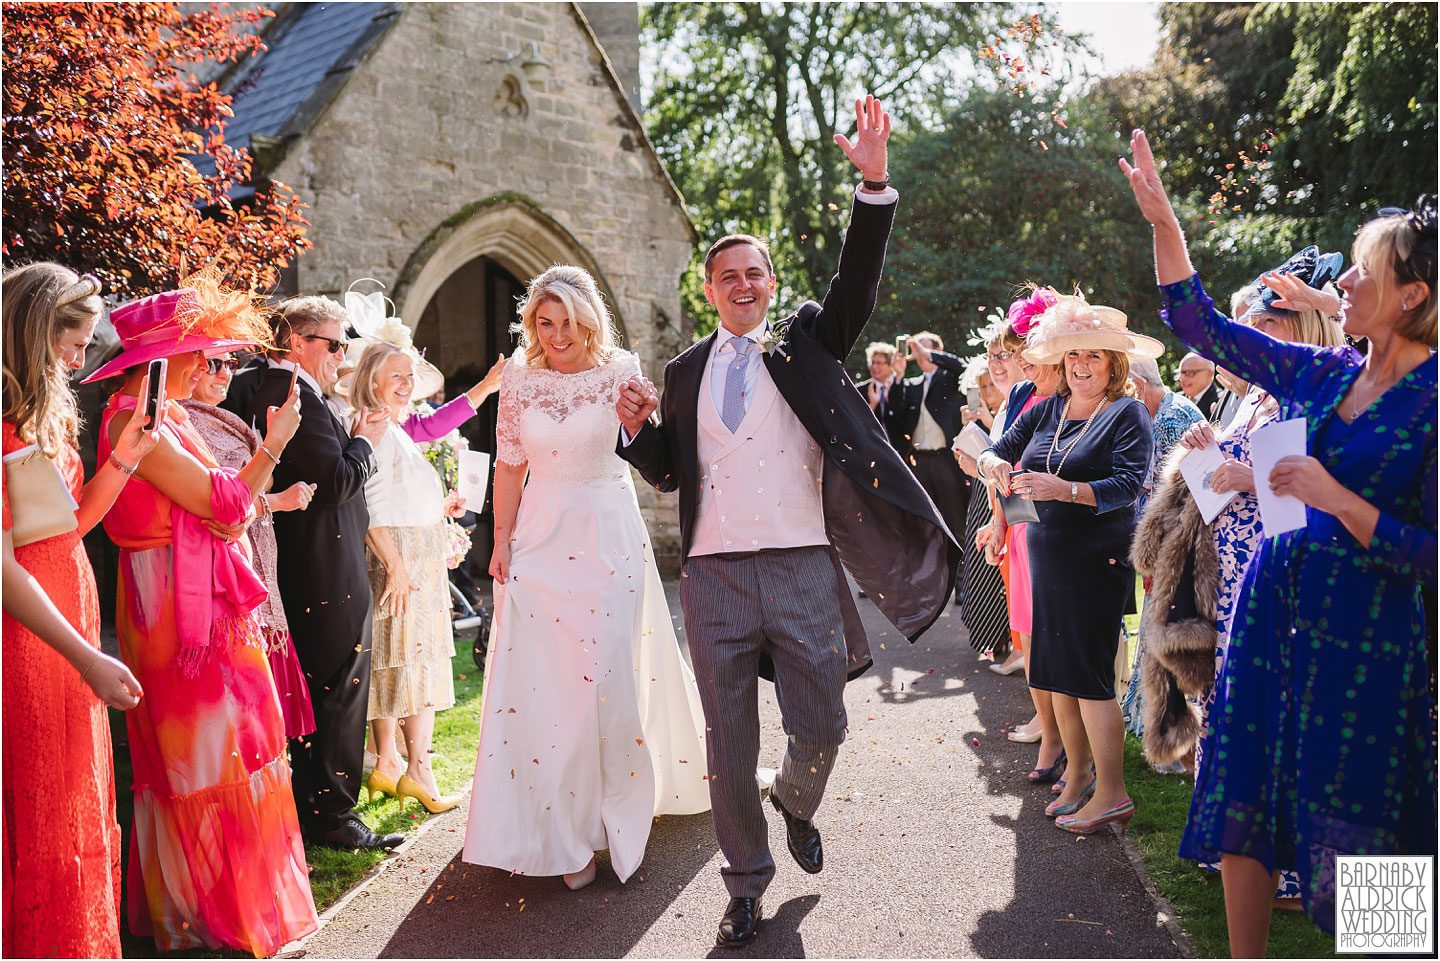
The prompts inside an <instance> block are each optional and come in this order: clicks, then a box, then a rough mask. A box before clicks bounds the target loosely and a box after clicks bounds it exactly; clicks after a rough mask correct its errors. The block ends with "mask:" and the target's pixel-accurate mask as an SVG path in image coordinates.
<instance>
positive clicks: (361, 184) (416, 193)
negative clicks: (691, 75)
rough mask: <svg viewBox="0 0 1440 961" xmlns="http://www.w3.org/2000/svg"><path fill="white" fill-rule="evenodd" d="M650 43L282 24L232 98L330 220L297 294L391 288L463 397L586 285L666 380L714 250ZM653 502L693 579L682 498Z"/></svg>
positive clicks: (609, 9) (584, 18)
mask: <svg viewBox="0 0 1440 961" xmlns="http://www.w3.org/2000/svg"><path fill="white" fill-rule="evenodd" d="M638 35H639V14H638V8H637V6H636V5H635V4H633V3H289V4H282V5H280V6H279V7H277V8H276V16H275V17H274V18H273V19H271V20H269V21H267V23H266V24H265V26H264V36H265V42H266V45H267V47H268V50H267V51H266V52H265V53H263V54H261V55H260V56H258V57H256V58H253V59H250V60H246V61H244V62H242V63H240V64H237V65H235V66H234V67H232V68H231V69H230V70H229V71H228V72H227V73H224V74H221V75H220V76H219V78H218V82H220V83H221V84H222V86H223V87H224V88H225V89H227V90H229V91H231V92H232V93H233V94H234V96H235V100H234V104H233V109H234V112H235V115H234V118H233V119H232V120H231V122H230V123H229V125H228V127H227V140H229V141H230V142H231V143H234V144H237V145H239V146H245V147H248V148H249V149H250V151H251V153H252V154H253V155H254V158H255V176H256V178H257V179H259V180H263V179H275V180H280V181H283V182H284V183H287V184H289V185H290V186H292V187H294V188H295V189H296V190H297V191H298V192H299V194H300V196H301V197H302V198H303V199H304V200H305V201H306V202H307V203H309V204H310V210H309V211H308V212H307V217H308V218H309V220H310V222H311V224H312V227H311V230H310V239H311V240H312V241H313V242H314V245H315V246H314V249H313V250H310V251H308V252H306V253H305V254H303V255H302V256H301V257H299V258H298V259H297V260H296V261H295V262H294V264H292V265H291V267H290V268H289V270H288V271H287V273H286V276H285V279H284V282H283V284H282V291H283V292H287V293H289V292H302V293H322V294H328V295H331V296H339V295H340V294H341V293H342V292H343V291H344V290H345V289H346V288H347V287H348V286H350V285H351V283H352V282H354V281H356V280H359V279H361V278H374V279H375V280H378V281H380V282H381V283H383V284H384V285H385V288H386V293H387V294H388V295H389V296H390V297H391V298H392V299H393V300H394V301H395V304H396V306H397V308H398V311H399V314H400V316H401V317H402V318H403V319H404V320H405V322H406V323H408V324H409V325H410V326H411V327H412V328H413V329H414V330H415V341H416V344H417V345H418V346H419V347H421V348H423V349H425V351H426V355H427V357H428V358H429V359H430V360H431V361H432V362H433V363H434V364H435V365H436V366H438V367H439V368H440V369H441V370H442V371H443V372H444V373H445V374H446V376H447V378H449V377H454V378H455V386H458V387H462V388H463V387H465V386H469V384H471V383H473V382H474V381H475V380H476V379H478V377H479V375H480V373H481V372H483V371H484V370H485V369H487V368H488V366H489V365H490V363H491V362H492V361H493V360H494V359H495V357H496V356H497V354H498V353H500V352H504V353H505V354H507V355H508V354H510V353H511V352H512V350H513V345H514V339H513V338H512V335H511V334H510V332H509V327H510V324H511V323H512V322H514V320H515V319H516V314H515V303H516V299H517V297H518V296H519V295H520V294H521V293H522V291H523V289H524V283H525V282H526V281H527V280H528V279H529V278H531V277H533V276H534V275H535V274H537V273H539V272H540V271H542V270H544V269H545V268H547V267H549V266H550V265H551V264H555V263H572V264H579V265H580V266H583V267H585V268H586V269H587V270H589V271H590V272H591V273H592V274H593V275H594V276H595V278H596V280H597V281H598V282H599V284H600V288H601V290H602V291H603V292H604V294H605V298H606V300H607V302H608V303H609V305H610V307H611V309H612V310H613V312H614V315H615V320H616V324H617V327H618V328H619V330H620V332H621V335H622V339H623V343H624V345H625V346H626V347H627V348H629V349H631V350H634V351H636V352H637V353H638V354H639V355H640V357H641V361H642V364H643V365H644V367H645V369H646V371H647V373H650V374H651V375H652V376H654V377H655V378H656V379H657V380H658V374H659V372H660V369H661V367H662V366H663V364H664V362H665V361H666V360H667V359H668V358H670V357H672V356H674V355H675V354H676V353H678V352H679V351H680V350H681V349H682V348H683V346H684V345H685V344H688V342H689V327H688V324H686V323H685V322H684V321H683V319H682V316H681V311H680V299H679V292H678V287H679V280H680V276H681V273H682V272H683V271H684V269H685V266H686V264H687V263H688V262H689V258H690V255H691V252H692V250H693V249H694V247H695V246H696V244H697V243H698V242H699V238H698V236H697V233H696V230H695V228H694V226H693V225H692V224H691V222H690V220H689V218H688V216H687V215H686V212H685V208H684V203H683V199H682V197H681V196H680V193H679V191H678V190H677V189H676V186H675V184H674V182H673V181H672V180H671V179H670V177H669V175H668V174H667V173H666V171H665V168H664V166H663V165H662V164H661V162H660V160H659V158H658V156H657V155H656V153H655V151H654V149H653V147H652V146H651V144H650V142H649V139H648V138H647V137H646V133H645V129H644V126H643V124H642V123H641V119H640V114H639V109H638V108H639V36H638ZM360 289H362V290H369V289H374V288H373V286H366V287H362V288H360ZM494 421H495V403H494V401H491V402H489V403H488V404H487V405H486V406H485V408H482V411H481V415H480V417H479V418H477V421H476V422H475V431H476V435H477V437H478V438H483V440H481V442H480V443H479V444H478V445H477V446H482V447H484V448H485V449H493V431H494ZM640 496H641V503H642V507H643V508H644V509H645V513H646V515H647V520H649V521H650V526H651V534H652V537H653V538H654V539H655V542H656V543H655V546H656V551H657V554H659V555H660V556H662V557H663V556H666V555H670V556H672V557H673V555H674V553H675V551H676V545H677V543H678V531H677V522H676V515H675V509H674V503H673V498H664V499H661V498H658V497H657V496H655V494H654V492H653V491H651V490H650V489H649V488H648V487H645V486H644V485H641V494H640ZM483 520H484V521H485V525H484V528H483V529H482V530H481V531H480V532H478V533H477V537H476V541H477V544H476V549H477V550H476V552H477V554H479V553H481V552H482V551H483V557H485V558H487V559H488V556H489V526H488V521H489V516H488V515H486V516H485V518H483ZM472 556H473V555H472Z"/></svg>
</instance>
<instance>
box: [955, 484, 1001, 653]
mask: <svg viewBox="0 0 1440 961" xmlns="http://www.w3.org/2000/svg"><path fill="white" fill-rule="evenodd" d="M988 523H990V498H989V496H988V494H987V492H986V490H985V488H984V486H983V485H980V484H977V485H976V487H975V491H974V493H973V494H972V496H971V498H970V509H969V511H968V512H967V513H966V516H965V540H964V543H963V544H962V545H961V546H962V547H963V548H964V555H963V560H962V561H961V564H960V596H961V597H962V598H963V601H962V602H961V605H960V619H961V620H962V621H963V622H964V623H965V627H966V629H967V630H969V632H970V646H971V647H973V648H974V649H975V650H976V651H979V652H980V653H982V654H985V653H989V652H990V651H993V650H995V648H996V647H997V646H998V645H1000V644H1001V643H1002V642H1003V641H1006V640H1009V638H1010V612H1009V605H1008V603H1007V601H1006V599H1005V582H1004V581H1003V580H1002V579H1001V577H1000V568H998V567H993V566H991V565H990V564H987V563H986V562H985V553H984V551H981V550H978V549H976V547H975V534H976V532H977V531H979V530H980V528H982V527H984V526H985V525H986V524H988Z"/></svg>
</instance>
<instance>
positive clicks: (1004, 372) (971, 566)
mask: <svg viewBox="0 0 1440 961" xmlns="http://www.w3.org/2000/svg"><path fill="white" fill-rule="evenodd" d="M1003 326H1004V325H1003V323H1002V324H1001V325H999V326H997V327H996V329H995V330H994V331H993V332H992V333H991V335H990V337H989V338H988V339H987V342H986V345H985V362H986V368H987V370H986V373H985V375H984V376H983V378H982V379H981V381H980V383H981V394H982V398H981V400H982V405H983V407H984V408H985V411H986V412H989V411H995V412H997V413H994V414H991V416H990V426H989V428H988V429H989V432H990V435H991V440H992V441H993V440H995V439H996V438H998V437H999V436H1000V434H1001V432H1002V429H1003V427H1004V421H1003V416H1004V415H1003V409H1004V403H1005V396H1006V394H1007V393H1009V391H1010V389H1011V388H1012V387H1013V386H1014V385H1015V384H1016V383H1017V381H1018V380H1019V378H1020V376H1021V374H1020V365H1019V364H1018V363H1017V362H1016V361H1015V359H1014V356H1013V355H1012V354H1011V353H1010V352H1009V351H1007V350H1005V349H1004V346H1003V344H1002V340H1003V332H1002V331H1003ZM961 416H962V417H963V418H965V419H966V420H972V419H973V420H978V419H979V417H980V416H981V412H979V411H971V410H970V408H969V407H968V406H967V407H965V408H962V410H961ZM955 460H956V462H957V463H958V464H959V465H960V469H961V470H962V471H964V472H965V474H966V475H967V476H968V477H970V478H971V479H972V482H973V483H974V490H973V494H972V496H971V498H970V508H969V513H968V515H967V516H966V518H965V531H964V537H963V539H962V540H961V542H960V546H961V548H962V550H963V554H962V559H961V562H960V582H959V585H958V586H957V587H956V589H955V590H956V593H957V594H958V595H959V596H960V597H961V598H962V602H961V605H960V620H961V621H962V623H964V625H965V629H966V631H968V632H969V635H970V646H971V647H972V648H974V649H975V650H976V651H979V652H981V653H990V652H992V651H995V650H997V649H999V648H1001V647H1002V646H1003V647H1008V646H1010V615H1009V610H1008V607H1007V605H1008V601H1007V600H1006V596H1005V581H1004V578H1003V577H1002V576H1001V574H1000V568H999V567H998V566H995V565H991V564H987V563H985V559H984V557H983V553H982V552H983V550H984V549H983V548H982V547H980V546H979V545H978V544H977V543H976V540H975V538H976V535H977V534H978V533H979V532H980V529H981V528H983V527H987V526H989V524H990V523H991V522H992V520H993V519H994V514H993V508H992V505H991V502H990V492H989V490H988V489H987V488H986V487H985V483H984V481H983V480H980V479H979V471H978V469H977V468H976V466H975V461H974V460H973V459H972V458H971V457H970V455H969V454H966V453H965V452H964V451H962V450H960V449H959V447H956V448H955ZM1015 657H1016V658H1017V659H1018V658H1021V657H1023V653H1022V652H1016V653H1015Z"/></svg>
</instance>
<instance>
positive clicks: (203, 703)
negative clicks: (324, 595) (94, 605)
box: [90, 280, 317, 957]
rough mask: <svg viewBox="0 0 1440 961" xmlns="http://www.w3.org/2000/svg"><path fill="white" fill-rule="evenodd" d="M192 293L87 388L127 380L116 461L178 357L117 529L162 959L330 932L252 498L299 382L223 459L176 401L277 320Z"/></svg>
mask: <svg viewBox="0 0 1440 961" xmlns="http://www.w3.org/2000/svg"><path fill="white" fill-rule="evenodd" d="M192 282H193V283H195V284H196V287H192V288H185V289H181V290H175V291H167V292H165V293H161V294H155V295H153V296H151V297H146V298H143V299H141V300H139V301H136V302H134V303H131V304H126V305H124V306H122V307H120V308H118V309H116V310H115V311H114V312H113V313H112V314H111V320H112V322H113V323H114V325H115V329H116V331H117V332H118V333H119V334H120V337H121V342H122V344H123V345H124V347H125V350H124V351H123V352H122V353H121V355H120V356H119V357H117V358H116V359H115V360H114V361H112V362H111V363H109V364H107V365H106V366H105V367H102V368H101V369H100V370H98V371H96V372H95V374H93V375H91V378H90V379H92V380H93V379H100V378H102V377H106V376H110V375H112V374H117V373H121V372H124V373H125V382H124V383H123V384H122V385H121V387H120V390H119V392H117V393H116V394H115V395H114V396H113V397H112V398H111V400H110V404H109V405H108V406H107V408H106V410H105V415H104V418H103V420H102V422H101V440H100V456H101V457H104V456H106V454H107V453H108V452H109V448H110V443H109V439H110V438H111V437H113V436H114V435H115V434H116V432H117V431H118V430H120V429H121V427H122V426H123V424H124V423H125V422H127V421H128V420H129V419H130V416H131V412H132V411H133V410H134V408H135V406H136V402H137V392H138V383H139V376H138V374H139V371H140V370H143V367H144V365H145V363H146V362H147V361H149V360H151V359H153V358H155V357H161V356H168V357H169V364H170V367H169V376H168V378H167V380H166V392H167V396H168V398H169V400H170V402H169V403H167V406H166V407H165V409H164V414H163V417H162V418H161V423H160V425H159V427H158V431H157V432H158V433H159V435H160V444H159V446H158V447H156V449H155V450H154V451H153V452H152V453H151V454H150V455H149V457H148V458H147V459H146V461H145V463H144V464H143V465H142V467H141V469H140V470H139V471H138V472H137V474H136V476H135V478H134V479H132V480H131V482H130V483H129V485H128V486H127V487H126V489H125V490H124V492H123V493H122V494H121V496H120V498H119V499H118V501H117V503H116V507H115V510H113V511H112V512H111V513H110V515H109V516H108V517H106V519H105V530H106V531H107V532H108V533H109V535H110V537H111V539H112V540H114V541H115V543H116V545H118V546H119V548H120V551H121V555H120V579H119V588H118V594H117V599H116V607H117V611H116V627H117V630H118V633H119V639H120V653H121V656H122V657H123V658H124V660H125V662H126V663H127V664H128V665H129V666H130V668H131V669H132V670H133V671H134V672H135V675H136V677H138V678H139V680H140V683H142V684H143V685H144V686H145V699H144V701H143V702H142V703H141V705H140V707H139V708H137V709H136V710H134V711H132V712H131V713H130V714H129V715H128V716H127V717H126V729H127V731H128V733H129V739H130V756H131V762H132V766H133V769H134V785H133V789H134V792H135V822H134V827H133V830H132V833H131V840H130V857H129V866H128V878H127V893H126V897H127V907H128V921H129V926H130V930H131V931H132V932H133V933H135V934H141V935H151V936H153V937H154V938H155V943H156V946H157V947H159V948H160V949H161V950H163V951H174V950H179V949H184V948H193V947H200V946H202V945H203V946H206V947H209V948H212V949H213V948H222V947H225V948H232V949H235V950H240V951H249V952H252V953H253V954H255V955H256V956H257V957H258V956H264V955H271V954H274V953H275V952H277V951H278V950H279V949H280V948H281V947H283V946H284V945H285V944H286V943H288V942H290V941H293V940H295V939H296V938H299V937H302V936H303V935H306V934H308V933H310V932H311V931H313V930H314V929H315V927H316V925H317V921H316V916H315V905H314V902H313V901H312V900H311V896H310V882H309V877H308V872H307V869H306V865H305V850H304V845H303V843H302V841H301V837H300V826H299V822H298V820H297V818H296V813H295V801H294V797H293V795H292V794H291V791H290V766H289V762H288V760H287V758H286V755H285V725H284V720H283V716H282V712H281V709H280V703H279V698H278V696H277V694H276V689H275V682H274V680H273V678H272V677H271V673H270V663H269V660H268V657H267V654H266V647H265V638H264V630H263V625H262V624H261V622H260V619H259V617H258V616H257V613H256V608H258V607H259V606H260V604H261V603H262V602H263V601H264V600H265V597H266V591H265V586H264V584H263V582H262V581H261V580H260V578H259V577H258V576H257V575H256V573H255V571H254V569H253V568H252V567H251V565H250V561H249V557H248V555H247V553H246V549H245V538H244V529H245V526H246V525H247V524H248V523H249V522H250V521H251V520H252V519H253V516H254V514H253V506H252V505H253V502H254V499H255V495H256V494H258V493H259V492H260V491H263V490H265V489H266V487H267V486H268V485H269V482H270V474H271V469H272V468H273V467H274V465H275V464H276V463H278V461H279V457H280V454H281V452H282V451H283V450H284V446H285V444H286V443H287V442H288V440H289V439H290V437H292V436H293V435H294V432H295V429H296V428H297V427H298V426H299V422H300V415H299V401H298V395H297V393H296V391H295V389H294V388H293V387H292V388H291V392H290V396H289V399H288V401H287V403H286V404H285V406H283V407H280V408H274V409H272V410H271V411H270V416H269V427H268V430H267V432H266V441H265V444H264V445H262V446H261V448H260V449H259V450H258V451H257V452H256V453H255V456H254V457H252V458H250V460H249V461H248V462H247V463H246V464H245V465H244V466H243V467H242V468H241V469H240V470H239V471H228V470H225V469H223V468H220V467H219V466H218V465H217V464H216V462H215V459H214V457H213V456H212V454H211V452H210V451H209V449H208V448H207V447H206V446H205V443H204V441H203V440H202V439H201V438H200V435H199V434H198V433H197V432H196V430H195V428H194V426H193V425H192V424H191V423H190V418H189V415H188V414H187V413H186V412H185V410H184V408H182V407H181V406H180V405H179V404H178V403H174V401H175V400H177V399H186V398H188V397H189V396H190V394H191V392H192V391H193V390H194V387H195V384H196V383H197V382H198V380H199V376H200V372H201V371H203V370H204V369H205V356H206V354H207V353H210V354H217V353H225V352H227V351H231V350H235V349H237V348H239V347H241V346H247V345H251V344H256V343H265V342H266V341H268V339H269V334H268V326H267V325H266V323H265V321H264V319H263V317H261V316H260V315H259V313H258V311H256V310H254V309H253V308H252V307H251V306H250V305H249V304H248V303H240V304H237V302H236V300H235V298H236V295H234V294H226V293H225V292H223V291H219V290H218V289H217V287H216V286H215V285H214V284H213V282H207V281H202V280H195V281H192ZM197 288H198V289H197ZM242 300H243V297H242Z"/></svg>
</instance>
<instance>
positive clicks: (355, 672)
mask: <svg viewBox="0 0 1440 961" xmlns="http://www.w3.org/2000/svg"><path fill="white" fill-rule="evenodd" d="M345 320H346V317H345V308H343V307H341V306H340V305H339V304H337V303H336V302H335V301H333V300H330V299H329V298H326V297H299V298H296V299H294V300H290V301H287V302H286V303H284V304H283V305H281V308H280V316H279V320H278V323H277V325H276V338H275V342H276V345H277V349H276V351H275V353H274V355H272V357H271V358H270V359H269V361H268V363H267V369H266V370H264V371H263V372H262V373H263V376H261V377H260V380H259V383H258V384H257V385H256V388H255V390H254V392H253V393H251V395H250V396H249V398H248V404H249V408H248V409H247V410H241V411H236V412H235V413H237V414H239V416H240V417H241V418H242V419H244V420H246V421H252V422H256V423H258V424H259V425H261V429H262V430H263V429H264V426H263V425H264V423H265V418H264V416H263V415H264V411H265V410H266V409H267V408H268V407H270V406H273V405H274V404H275V403H276V401H275V398H276V397H281V398H283V397H284V396H285V393H286V391H288V390H289V387H290V380H291V377H292V376H295V377H298V383H299V385H300V429H299V431H298V432H296V434H295V437H294V438H293V439H292V440H291V442H290V443H289V444H288V445H287V446H286V448H285V453H284V455H283V456H282V457H281V458H280V461H279V463H278V464H277V465H276V467H275V483H276V485H277V486H279V487H282V488H283V487H288V486H290V485H291V484H293V483H295V482H296V481H305V482H306V483H310V484H314V485H315V496H314V498H313V499H312V500H311V502H310V506H309V508H308V509H306V510H303V511H288V512H285V513H280V514H276V515H275V541H276V544H277V546H278V548H279V552H278V561H277V569H276V574H277V580H278V582H279V585H280V599H281V601H282V602H283V603H284V605H285V618H286V620H288V621H289V622H290V636H291V638H292V640H293V642H294V644H295V652H296V654H297V655H298V656H299V658H300V666H301V668H302V669H303V670H304V672H305V680H306V683H307V684H309V686H310V701H311V704H312V705H313V706H314V708H315V733H314V734H312V735H310V736H309V737H304V738H297V739H296V740H295V741H293V742H292V743H291V745H290V766H291V769H292V772H293V774H292V782H293V786H294V790H295V807H296V809H297V811H298V812H299V815H300V826H301V830H302V831H303V832H304V834H305V838H306V840H307V841H310V842H312V843H320V844H327V845H330V846H332V847H338V848H392V847H395V846H396V845H398V844H399V843H400V842H401V840H403V838H402V836H401V835H399V834H387V835H381V836H377V835H375V834H374V833H372V832H371V831H370V829H369V828H367V827H366V826H365V825H364V823H363V822H361V820H360V818H359V816H358V815H357V814H356V813H355V811H354V807H355V804H356V801H357V800H358V799H359V796H360V772H361V767H362V766H363V763H364V750H365V715H366V708H367V706H368V702H369V698H370V616H371V614H370V578H369V574H368V572H367V570H366V563H365V531H366V529H367V528H368V527H369V520H370V515H369V512H368V510H367V509H366V507H365V481H366V480H367V479H369V477H370V475H371V474H373V473H374V472H375V456H374V448H375V444H376V443H378V442H379V439H380V437H381V436H382V435H383V433H384V430H385V420H384V417H385V415H384V413H383V412H374V411H365V412H362V413H361V416H360V417H359V420H358V423H357V424H356V427H355V435H354V436H353V437H352V436H351V435H350V432H349V431H348V430H347V429H346V427H345V425H344V424H343V423H341V422H340V420H339V419H338V418H337V417H336V416H335V414H334V413H333V412H332V411H331V410H330V407H329V405H328V404H326V403H325V397H324V392H325V390H327V389H328V388H330V387H331V386H333V385H334V383H335V379H336V375H337V373H338V371H339V367H340V363H341V361H342V360H343V359H344V356H345ZM297 368H298V374H297V373H296V371H297Z"/></svg>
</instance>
